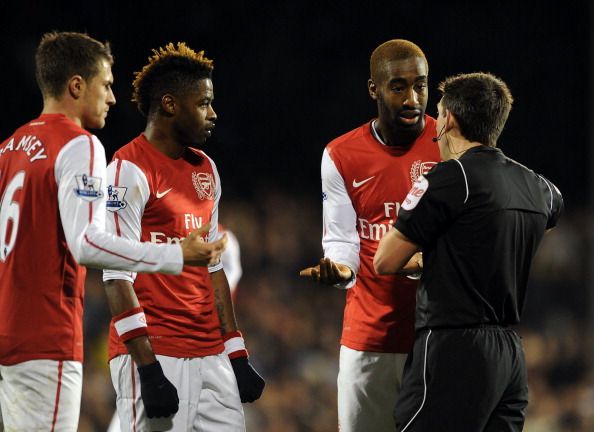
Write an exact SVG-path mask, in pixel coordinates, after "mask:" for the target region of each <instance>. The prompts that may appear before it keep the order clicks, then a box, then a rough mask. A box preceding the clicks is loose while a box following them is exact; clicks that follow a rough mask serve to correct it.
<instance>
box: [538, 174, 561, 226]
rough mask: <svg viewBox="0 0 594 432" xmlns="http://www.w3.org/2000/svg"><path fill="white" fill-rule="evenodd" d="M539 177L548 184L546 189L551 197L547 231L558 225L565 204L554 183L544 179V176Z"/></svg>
mask: <svg viewBox="0 0 594 432" xmlns="http://www.w3.org/2000/svg"><path fill="white" fill-rule="evenodd" d="M539 177H540V178H541V179H542V180H543V181H544V182H545V183H546V185H545V186H546V188H547V189H548V192H549V194H550V197H551V201H550V206H549V215H548V219H547V229H550V228H554V227H555V226H556V225H557V221H558V220H559V217H560V216H561V213H563V209H564V203H563V196H562V195H561V192H560V191H559V189H558V188H557V186H555V185H554V184H553V182H551V181H549V180H548V179H546V178H544V177H543V176H541V175H539Z"/></svg>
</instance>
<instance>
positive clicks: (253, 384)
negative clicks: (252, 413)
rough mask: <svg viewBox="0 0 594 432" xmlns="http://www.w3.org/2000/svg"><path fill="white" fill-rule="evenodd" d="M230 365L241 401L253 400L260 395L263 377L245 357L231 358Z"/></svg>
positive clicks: (262, 388) (262, 387)
mask: <svg viewBox="0 0 594 432" xmlns="http://www.w3.org/2000/svg"><path fill="white" fill-rule="evenodd" d="M231 366H233V372H234V373H235V378H237V387H238V388H239V396H240V397H241V402H253V401H255V400H256V399H258V398H259V397H260V395H261V394H262V390H264V384H265V383H264V379H263V378H262V377H261V376H260V374H259V373H258V372H256V369H254V367H253V366H252V365H251V363H250V362H249V360H248V358H247V357H237V358H234V359H231Z"/></svg>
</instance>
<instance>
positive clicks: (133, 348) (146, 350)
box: [104, 279, 157, 366]
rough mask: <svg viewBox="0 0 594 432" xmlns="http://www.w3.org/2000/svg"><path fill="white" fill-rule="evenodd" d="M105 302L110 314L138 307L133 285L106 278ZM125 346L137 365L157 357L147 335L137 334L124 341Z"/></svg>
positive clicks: (151, 361)
mask: <svg viewBox="0 0 594 432" xmlns="http://www.w3.org/2000/svg"><path fill="white" fill-rule="evenodd" d="M104 286H105V293H106V295H107V303H108V304H109V309H110V311H111V315H112V316H117V315H119V314H121V313H124V312H126V311H129V310H131V309H134V308H137V307H140V303H138V298H136V293H135V292H134V287H133V286H132V284H131V283H130V282H128V281H124V280H118V279H114V280H108V281H106V282H104ZM126 348H127V349H128V352H129V353H130V355H131V356H132V359H133V360H134V362H135V363H136V364H137V365H139V366H144V365H148V364H152V363H155V362H156V361H157V358H156V357H155V354H154V353H153V348H152V347H151V343H150V342H149V340H148V337H147V336H138V337H135V338H133V339H130V340H128V341H127V342H126Z"/></svg>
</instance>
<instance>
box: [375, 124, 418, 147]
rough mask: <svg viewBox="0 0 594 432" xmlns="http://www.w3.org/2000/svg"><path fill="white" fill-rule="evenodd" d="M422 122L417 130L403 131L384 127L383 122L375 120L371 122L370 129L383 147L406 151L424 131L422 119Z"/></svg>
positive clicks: (387, 126)
mask: <svg viewBox="0 0 594 432" xmlns="http://www.w3.org/2000/svg"><path fill="white" fill-rule="evenodd" d="M422 122H423V123H422V124H421V125H420V127H419V128H415V129H403V128H396V127H390V126H389V125H386V124H385V122H381V121H380V120H379V119H377V120H375V121H374V122H373V125H372V127H373V128H374V129H375V132H376V133H377V134H378V136H379V137H380V139H381V140H382V142H383V143H384V144H385V145H387V146H390V147H397V148H406V149H407V148H410V146H412V145H413V143H414V142H415V140H416V139H417V138H418V137H419V136H421V134H422V133H423V130H424V129H425V121H424V119H423V120H422Z"/></svg>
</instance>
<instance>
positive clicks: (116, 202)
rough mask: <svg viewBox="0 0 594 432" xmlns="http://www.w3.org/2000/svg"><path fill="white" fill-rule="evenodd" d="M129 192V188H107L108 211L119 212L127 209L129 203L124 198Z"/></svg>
mask: <svg viewBox="0 0 594 432" xmlns="http://www.w3.org/2000/svg"><path fill="white" fill-rule="evenodd" d="M127 190H128V188H127V187H123V186H112V185H109V186H107V202H106V203H105V207H106V208H107V210H109V211H110V212H117V211H118V210H122V209H124V208H126V206H127V205H128V203H127V202H126V201H124V197H125V196H126V191H127Z"/></svg>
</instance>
